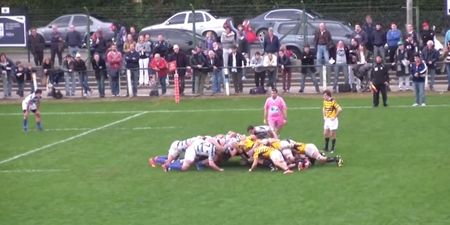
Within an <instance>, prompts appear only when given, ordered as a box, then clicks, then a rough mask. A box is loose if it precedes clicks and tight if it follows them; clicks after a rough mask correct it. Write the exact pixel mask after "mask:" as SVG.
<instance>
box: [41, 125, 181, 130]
mask: <svg viewBox="0 0 450 225" xmlns="http://www.w3.org/2000/svg"><path fill="white" fill-rule="evenodd" d="M176 128H177V127H170V126H168V127H130V128H127V127H117V128H108V130H160V129H161V130H162V129H176ZM90 129H94V128H87V127H81V128H76V127H73V128H50V129H45V131H83V130H90ZM105 129H106V128H105Z"/></svg>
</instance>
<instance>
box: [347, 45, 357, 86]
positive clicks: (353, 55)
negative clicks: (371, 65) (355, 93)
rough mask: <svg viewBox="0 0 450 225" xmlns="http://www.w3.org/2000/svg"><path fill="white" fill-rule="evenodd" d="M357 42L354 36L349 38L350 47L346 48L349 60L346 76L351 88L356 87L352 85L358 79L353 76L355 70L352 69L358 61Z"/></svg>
mask: <svg viewBox="0 0 450 225" xmlns="http://www.w3.org/2000/svg"><path fill="white" fill-rule="evenodd" d="M359 46H360V45H359V43H358V41H357V40H356V39H355V38H352V39H351V40H350V47H349V48H348V54H349V58H348V59H349V61H348V62H347V64H348V76H349V79H350V81H349V82H350V84H352V88H354V89H356V87H355V86H354V85H353V84H354V83H355V82H356V83H359V79H356V78H355V76H356V75H358V74H356V73H357V71H354V69H355V68H356V67H357V65H356V63H357V62H358V52H359Z"/></svg>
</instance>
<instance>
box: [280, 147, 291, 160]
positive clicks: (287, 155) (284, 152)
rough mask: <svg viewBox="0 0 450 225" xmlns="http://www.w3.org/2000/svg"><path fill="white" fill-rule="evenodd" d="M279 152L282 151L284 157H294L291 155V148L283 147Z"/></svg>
mask: <svg viewBox="0 0 450 225" xmlns="http://www.w3.org/2000/svg"><path fill="white" fill-rule="evenodd" d="M281 153H283V156H284V158H285V159H293V158H294V155H292V150H291V149H284V150H283V151H281Z"/></svg>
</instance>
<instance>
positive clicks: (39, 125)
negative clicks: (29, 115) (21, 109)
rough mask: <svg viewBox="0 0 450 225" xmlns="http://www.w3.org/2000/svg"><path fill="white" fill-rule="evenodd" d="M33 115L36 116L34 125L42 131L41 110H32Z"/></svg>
mask: <svg viewBox="0 0 450 225" xmlns="http://www.w3.org/2000/svg"><path fill="white" fill-rule="evenodd" d="M34 117H35V118H36V127H37V129H38V130H39V131H42V123H41V112H40V111H39V110H36V111H35V112H34Z"/></svg>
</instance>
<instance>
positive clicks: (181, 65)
mask: <svg viewBox="0 0 450 225" xmlns="http://www.w3.org/2000/svg"><path fill="white" fill-rule="evenodd" d="M169 61H175V62H176V64H177V73H178V79H179V81H180V83H179V88H180V95H181V96H183V95H184V87H185V80H186V68H187V67H188V66H189V62H188V59H187V57H186V54H184V53H183V51H180V47H179V46H178V45H177V44H175V45H173V54H172V56H171V58H170V60H169Z"/></svg>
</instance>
